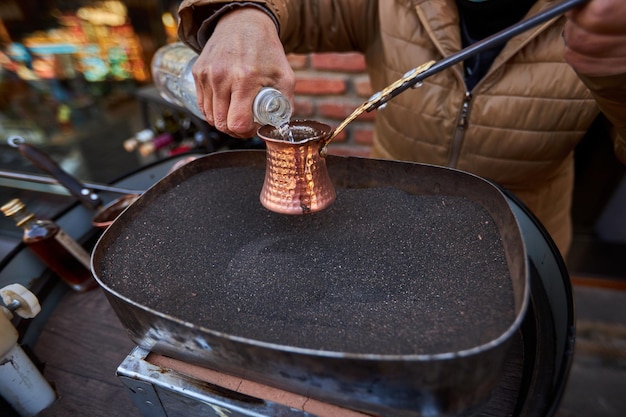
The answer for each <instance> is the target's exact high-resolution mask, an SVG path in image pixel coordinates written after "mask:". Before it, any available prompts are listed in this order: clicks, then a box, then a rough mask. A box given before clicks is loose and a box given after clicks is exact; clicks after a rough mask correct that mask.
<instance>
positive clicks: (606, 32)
mask: <svg viewBox="0 0 626 417" xmlns="http://www.w3.org/2000/svg"><path fill="white" fill-rule="evenodd" d="M566 16H567V23H566V24H565V30H564V32H563V36H564V38H565V43H566V48H565V60H566V61H567V62H568V63H569V64H570V65H571V66H572V67H573V68H574V69H575V70H576V71H577V72H578V73H580V74H583V75H588V76H608V75H616V74H626V1H625V0H591V1H589V3H587V4H585V5H584V6H581V7H580V8H577V9H575V10H571V11H569V12H567V13H566Z"/></svg>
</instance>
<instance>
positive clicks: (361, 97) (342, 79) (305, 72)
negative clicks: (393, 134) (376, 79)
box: [289, 53, 376, 156]
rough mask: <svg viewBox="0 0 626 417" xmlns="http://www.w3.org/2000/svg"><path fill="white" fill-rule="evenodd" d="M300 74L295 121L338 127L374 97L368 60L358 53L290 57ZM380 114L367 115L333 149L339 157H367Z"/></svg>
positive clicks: (338, 137)
mask: <svg viewBox="0 0 626 417" xmlns="http://www.w3.org/2000/svg"><path fill="white" fill-rule="evenodd" d="M289 61H290V63H291V67H292V68H293V70H294V72H295V74H296V90H295V108H294V117H295V118H301V119H311V120H317V121H319V122H323V123H326V124H328V125H330V126H331V127H333V128H334V127H337V126H338V125H339V124H340V123H341V122H342V121H343V120H344V119H345V118H346V117H348V116H349V115H350V113H352V112H353V111H354V109H356V108H357V107H359V106H360V105H361V104H362V103H363V102H364V101H365V100H367V99H368V98H369V97H370V96H371V94H372V88H371V86H370V83H369V77H368V76H367V73H366V72H365V60H364V58H363V56H362V55H361V54H358V53H342V54H338V53H324V54H310V55H289ZM375 116H376V112H375V111H374V112H371V113H363V114H362V115H360V116H359V117H358V118H357V119H356V120H354V121H352V122H351V123H350V124H349V125H348V126H347V127H346V129H344V131H343V132H341V133H340V134H339V136H337V137H336V138H335V139H334V140H333V142H331V144H330V146H329V152H330V153H333V154H336V155H353V156H367V155H368V154H369V150H370V147H371V144H372V140H373V130H374V125H373V121H374V117H375Z"/></svg>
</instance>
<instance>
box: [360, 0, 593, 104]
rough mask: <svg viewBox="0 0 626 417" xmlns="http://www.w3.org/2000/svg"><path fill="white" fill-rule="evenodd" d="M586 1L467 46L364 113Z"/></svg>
mask: <svg viewBox="0 0 626 417" xmlns="http://www.w3.org/2000/svg"><path fill="white" fill-rule="evenodd" d="M588 1H589V0H565V1H563V2H562V3H559V4H556V5H554V6H552V7H550V8H548V9H546V10H544V11H542V12H540V13H537V14H536V15H534V16H531V17H528V18H526V19H524V20H522V21H520V22H518V23H516V24H514V25H512V26H509V27H508V28H506V29H503V30H501V31H500V32H498V33H495V34H493V35H491V36H489V37H487V38H485V39H483V40H481V41H478V42H476V43H474V44H472V45H470V46H468V47H467V48H464V49H462V50H460V51H459V52H457V53H455V54H452V55H450V56H449V57H447V58H444V59H442V60H441V61H438V62H436V63H434V64H433V65H431V66H430V67H429V68H428V69H426V70H424V71H421V72H420V73H419V74H417V75H416V76H415V77H412V78H411V79H410V80H408V81H407V82H405V83H400V85H398V86H397V87H396V88H394V89H393V90H392V91H390V92H389V93H388V94H386V95H385V96H384V97H379V98H377V100H376V101H374V102H372V104H371V105H370V106H369V107H368V108H367V110H366V111H368V112H370V111H372V110H374V109H376V108H378V107H380V106H383V105H384V104H385V103H387V102H388V101H389V100H391V99H392V98H394V97H395V96H397V95H398V94H400V93H402V92H404V91H405V90H407V89H408V88H411V87H413V86H414V85H417V84H419V83H421V82H422V81H423V80H425V79H426V78H428V77H430V76H431V75H434V74H436V73H438V72H440V71H442V70H444V69H446V68H449V67H451V66H452V65H455V64H458V63H459V62H461V61H465V60H466V59H467V58H469V57H472V56H474V55H476V54H478V53H479V52H482V51H484V50H486V49H490V48H493V47H494V46H496V45H500V44H502V43H504V42H506V41H508V40H509V39H511V38H512V37H514V36H517V35H519V34H520V33H522V32H526V31H527V30H529V29H532V28H533V27H535V26H538V25H540V24H541V23H544V22H547V21H548V20H550V19H552V18H554V17H557V16H560V15H562V14H563V13H565V12H566V11H568V10H570V9H573V8H575V7H578V6H581V5H583V4H585V3H587V2H588Z"/></svg>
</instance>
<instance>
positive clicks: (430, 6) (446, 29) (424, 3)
mask: <svg viewBox="0 0 626 417" xmlns="http://www.w3.org/2000/svg"><path fill="white" fill-rule="evenodd" d="M410 1H411V4H412V6H413V8H414V10H415V11H416V13H417V16H418V18H419V20H420V22H421V24H422V25H423V27H424V29H425V30H426V33H428V36H429V37H430V40H431V41H432V42H433V44H434V45H435V46H436V47H437V49H438V50H439V52H440V53H441V54H442V56H444V57H447V56H449V55H451V54H453V53H455V52H458V51H459V50H460V49H461V36H460V33H459V14H458V9H457V6H456V2H455V0H410ZM556 1H558V0H537V3H535V4H534V5H533V6H532V7H531V9H530V10H529V12H528V15H527V17H528V16H532V15H535V14H537V13H539V12H541V11H542V10H544V9H546V8H548V7H550V6H551V5H552V4H554V3H555V2H556ZM557 19H558V18H554V19H551V20H550V21H548V22H545V23H543V24H541V25H539V26H536V27H534V28H532V29H529V30H527V31H526V32H524V33H521V34H519V35H517V36H515V37H514V38H512V39H511V40H510V41H509V42H508V44H507V45H506V47H505V48H504V50H503V51H502V53H501V54H500V56H499V57H498V59H496V62H494V66H495V65H496V64H498V63H500V62H504V61H506V59H508V58H510V57H511V55H513V54H514V53H515V52H517V51H518V50H519V49H520V48H522V47H523V46H524V45H525V44H526V43H528V42H529V41H530V40H531V39H533V38H534V37H536V36H537V35H538V34H539V33H541V32H542V31H543V30H545V28H546V27H548V26H550V25H551V24H552V23H553V22H554V21H555V20H557Z"/></svg>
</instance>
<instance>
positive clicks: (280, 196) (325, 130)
mask: <svg viewBox="0 0 626 417" xmlns="http://www.w3.org/2000/svg"><path fill="white" fill-rule="evenodd" d="M289 131H290V132H291V137H288V138H283V136H282V132H281V131H280V130H279V129H277V128H275V127H273V126H263V127H261V128H260V129H259V131H258V135H259V137H260V138H261V139H263V140H264V141H265V143H266V145H267V165H266V170H265V181H264V183H263V188H262V190H261V196H260V199H261V204H263V206H264V207H265V208H267V209H268V210H271V211H274V212H277V213H283V214H306V213H313V212H316V211H320V210H323V209H325V208H326V207H328V206H329V205H331V204H332V203H333V201H335V196H336V194H335V188H334V187H333V184H332V182H331V180H330V177H329V175H328V170H327V168H326V159H325V157H324V154H323V152H322V151H323V149H324V148H325V145H326V143H327V139H328V138H329V136H330V134H331V131H332V129H331V127H330V126H328V125H325V124H323V123H319V122H315V121H311V120H294V121H292V122H291V123H290V129H289Z"/></svg>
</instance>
